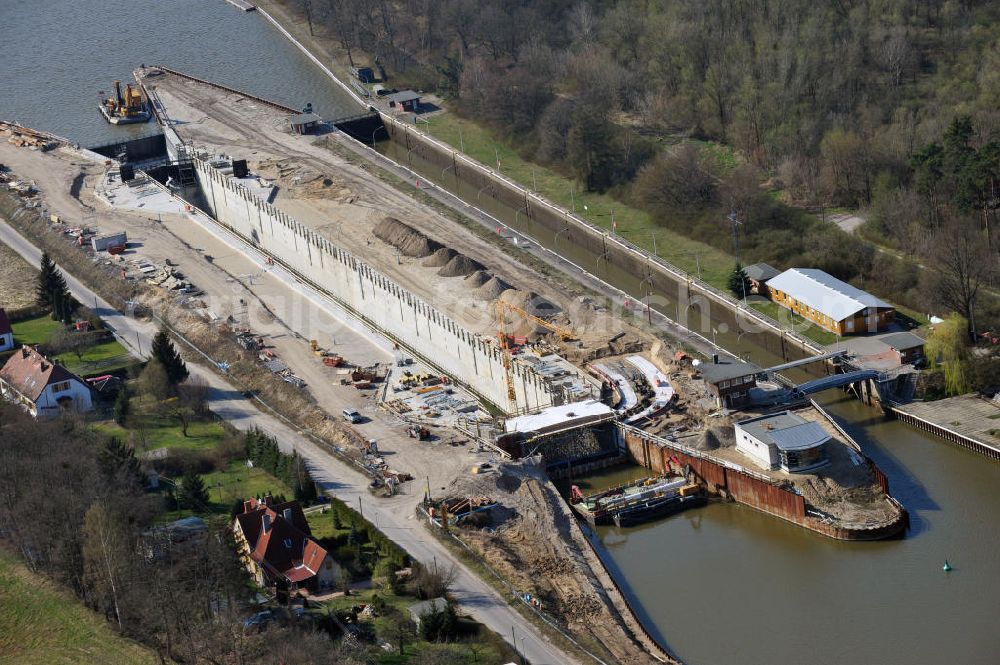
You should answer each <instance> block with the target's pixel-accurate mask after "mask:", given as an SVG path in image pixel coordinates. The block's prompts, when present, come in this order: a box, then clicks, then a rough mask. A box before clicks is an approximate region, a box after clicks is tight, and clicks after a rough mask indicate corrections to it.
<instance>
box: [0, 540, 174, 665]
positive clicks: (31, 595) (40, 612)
mask: <svg viewBox="0 0 1000 665" xmlns="http://www.w3.org/2000/svg"><path fill="white" fill-rule="evenodd" d="M155 662H157V659H156V657H155V656H154V655H153V653H152V652H150V651H148V650H146V649H145V648H143V647H141V646H139V645H138V644H136V643H134V642H132V641H130V640H127V639H125V638H123V637H120V636H118V635H117V634H115V632H114V631H113V630H112V628H111V624H109V623H107V622H106V621H104V619H103V618H102V617H100V616H98V615H97V614H95V613H93V612H91V611H90V610H88V609H87V608H86V607H84V606H83V605H81V604H80V603H79V602H78V601H77V600H76V599H75V598H73V597H72V596H71V595H70V594H69V593H68V592H66V591H62V590H60V589H58V588H57V587H56V586H55V585H54V584H52V583H50V582H48V581H46V580H44V579H42V578H40V577H38V576H36V575H33V574H32V573H31V572H30V571H29V570H28V569H27V568H25V567H24V566H23V565H22V564H20V563H19V562H18V561H17V560H16V559H15V557H14V556H12V555H11V554H9V553H7V552H4V551H2V550H0V663H2V664H4V665H6V664H10V665H14V664H15V663H16V664H17V665H36V664H37V665H53V664H55V663H67V664H69V663H111V664H116V665H117V664H122V665H125V664H131V663H155Z"/></svg>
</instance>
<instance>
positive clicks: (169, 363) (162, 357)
mask: <svg viewBox="0 0 1000 665" xmlns="http://www.w3.org/2000/svg"><path fill="white" fill-rule="evenodd" d="M152 354H153V358H155V359H156V360H158V361H159V362H160V364H161V365H163V369H164V370H165V371H166V373H167V381H168V382H169V383H170V385H172V386H176V385H177V384H178V383H181V382H183V381H184V380H185V379H186V378H188V370H187V365H185V364H184V361H183V360H182V359H181V354H179V353H177V349H175V348H174V344H173V342H171V341H170V336H169V335H167V331H166V330H162V329H161V330H160V332H158V333H156V337H154V338H153V349H152Z"/></svg>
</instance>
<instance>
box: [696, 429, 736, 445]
mask: <svg viewBox="0 0 1000 665" xmlns="http://www.w3.org/2000/svg"><path fill="white" fill-rule="evenodd" d="M734 445H736V437H735V435H734V434H733V430H732V429H730V428H726V427H713V428H712V429H708V430H705V431H704V432H702V433H701V434H700V435H699V436H698V437H697V439H695V442H694V447H695V448H697V449H698V450H718V449H719V448H730V447H732V446H734Z"/></svg>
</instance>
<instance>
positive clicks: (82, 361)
mask: <svg viewBox="0 0 1000 665" xmlns="http://www.w3.org/2000/svg"><path fill="white" fill-rule="evenodd" d="M59 360H60V362H62V363H63V364H64V365H65V366H66V369H68V370H69V371H71V372H73V373H74V374H79V375H80V376H93V375H96V374H107V373H109V372H114V371H117V370H120V369H125V368H126V367H129V366H131V365H133V364H135V363H137V362H138V361H137V360H135V359H134V358H132V356H130V355H129V353H128V351H127V350H126V349H125V347H124V346H122V345H121V344H119V343H118V341H117V340H114V339H112V340H110V341H108V342H101V343H100V344H95V345H94V346H91V347H90V348H88V349H87V350H86V351H84V352H83V354H82V355H81V356H80V357H79V358H78V357H77V356H76V354H75V353H63V354H62V355H60V356H59Z"/></svg>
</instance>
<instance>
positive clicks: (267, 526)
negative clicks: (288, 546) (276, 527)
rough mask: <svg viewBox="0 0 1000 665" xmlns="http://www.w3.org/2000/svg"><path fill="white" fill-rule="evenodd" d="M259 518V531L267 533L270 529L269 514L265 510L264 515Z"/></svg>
mask: <svg viewBox="0 0 1000 665" xmlns="http://www.w3.org/2000/svg"><path fill="white" fill-rule="evenodd" d="M261 520H262V525H263V526H262V528H261V533H267V532H268V531H270V530H271V514H270V513H268V512H265V513H264V516H263V517H262V518H261Z"/></svg>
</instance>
